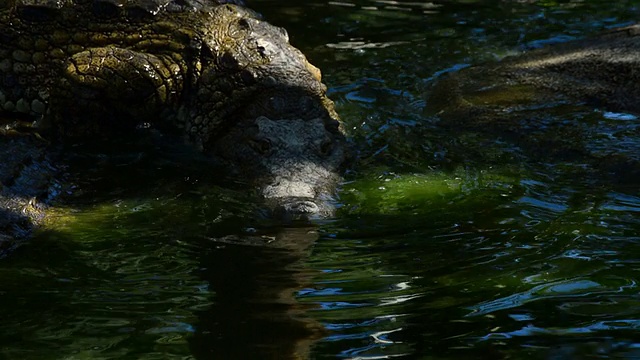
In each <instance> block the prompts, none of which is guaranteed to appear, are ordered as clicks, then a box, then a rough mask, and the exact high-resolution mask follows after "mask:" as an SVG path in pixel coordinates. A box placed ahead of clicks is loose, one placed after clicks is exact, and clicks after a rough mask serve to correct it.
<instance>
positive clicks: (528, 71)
mask: <svg viewBox="0 0 640 360" xmlns="http://www.w3.org/2000/svg"><path fill="white" fill-rule="evenodd" d="M638 69H640V25H631V26H626V27H621V28H614V29H609V30H605V31H603V32H600V33H597V34H594V35H591V36H587V37H585V38H582V39H575V40H571V41H566V42H560V43H555V44H551V45H548V46H545V47H541V48H536V49H525V51H524V52H522V53H520V54H516V55H511V56H508V57H505V58H504V59H502V60H500V61H494V62H488V63H484V64H477V65H473V66H469V67H466V68H463V69H460V70H457V71H451V72H444V73H443V74H442V75H440V76H439V77H438V78H437V79H435V81H433V82H432V83H430V84H429V88H428V89H427V91H426V92H425V100H426V106H425V115H427V116H429V117H430V118H431V119H433V120H434V122H435V123H437V124H438V125H439V126H441V127H444V128H453V129H455V131H456V132H457V133H458V134H461V133H464V132H470V133H475V134H479V133H484V134H487V135H486V136H488V137H489V138H491V139H495V138H500V139H501V140H503V141H506V142H508V143H510V144H514V145H516V146H517V147H519V148H521V149H522V150H526V153H527V154H528V156H529V157H533V158H537V159H538V160H540V161H549V160H551V159H556V160H567V159H573V160H577V159H579V161H580V162H581V163H584V164H590V168H591V169H592V171H591V175H594V176H601V175H603V176H602V178H604V179H608V180H607V181H614V182H616V183H620V184H624V183H634V182H637V178H638V176H640V149H638V148H637V146H634V144H635V143H636V142H634V141H632V140H630V141H627V140H626V139H631V138H633V137H637V134H638V127H637V125H635V124H637V121H619V120H612V118H611V117H617V118H619V119H629V120H636V119H637V117H638V116H639V115H640V88H639V87H638V85H637V84H638V82H640V71H638ZM568 114H574V115H572V116H568ZM607 117H609V118H607ZM598 118H599V119H600V120H599V121H596V120H594V119H598ZM605 134H606V135H605ZM465 151H466V152H467V153H470V152H471V151H470V149H465ZM478 152H480V153H483V152H484V150H482V149H480V150H478ZM487 153H488V151H487ZM480 156H482V154H480Z"/></svg>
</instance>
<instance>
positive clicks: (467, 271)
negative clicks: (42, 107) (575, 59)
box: [0, 0, 640, 359]
mask: <svg viewBox="0 0 640 360" xmlns="http://www.w3.org/2000/svg"><path fill="white" fill-rule="evenodd" d="M253 5H254V7H255V8H256V9H257V10H258V11H260V12H262V13H264V14H265V16H266V18H267V19H269V20H270V21H272V22H273V23H276V24H278V25H280V26H284V27H286V28H287V29H288V31H289V34H290V37H291V40H292V42H293V43H294V44H295V45H296V46H298V47H300V48H301V49H302V50H303V52H305V53H306V54H307V55H308V57H309V58H310V59H311V60H312V62H313V63H315V64H317V65H318V66H319V67H320V68H321V69H322V70H323V73H324V79H325V82H326V83H327V85H328V86H329V88H330V95H331V97H332V98H333V99H334V100H335V101H336V104H337V107H338V110H339V112H340V114H341V116H342V117H343V119H344V121H345V123H346V124H347V128H348V130H349V132H350V135H351V137H352V138H353V141H354V143H356V144H357V146H358V150H359V153H360V160H359V162H358V163H357V164H356V165H355V166H354V167H353V169H351V170H350V171H349V172H348V173H347V175H346V179H345V183H344V184H343V186H342V189H341V191H340V202H341V203H340V209H339V212H338V216H337V217H336V218H335V219H330V220H325V221H322V222H320V223H318V224H315V225H314V226H306V225H305V226H301V227H295V226H293V227H281V226H277V225H274V224H270V223H265V222H261V221H258V220H256V219H255V218H253V217H252V214H253V210H254V209H253V205H251V200H250V197H247V195H246V194H243V193H242V192H239V191H236V190H234V189H233V186H228V185H229V184H221V183H220V182H217V181H215V180H216V178H217V176H216V174H215V173H213V174H212V173H211V172H210V171H204V170H203V169H206V168H207V167H206V166H200V165H195V166H189V165H183V164H181V161H180V160H179V159H178V160H176V159H173V158H171V159H167V158H163V157H162V156H158V157H152V158H149V159H146V158H145V159H143V160H139V159H138V158H135V157H134V158H135V159H136V160H132V159H130V158H124V159H121V160H118V161H116V162H115V165H113V166H112V167H110V168H109V170H108V171H107V172H103V173H100V174H95V176H90V178H91V179H92V180H91V181H90V183H91V184H93V185H85V186H83V187H82V188H83V189H84V190H85V193H83V194H81V195H79V196H78V199H77V203H76V204H72V205H70V206H69V208H65V209H61V210H60V221H59V224H60V225H59V226H56V227H53V228H52V229H50V230H49V231H47V232H44V233H42V234H40V236H39V237H38V238H37V239H36V240H35V241H33V242H32V243H31V244H30V245H27V246H24V247H22V248H21V249H20V250H19V251H18V252H17V253H15V254H13V255H12V256H11V257H10V258H7V259H3V260H2V262H1V263H0V284H2V285H0V301H1V302H2V305H3V309H4V311H3V316H2V322H1V323H0V354H1V355H2V356H4V358H7V359H18V358H20V359H60V358H65V359H102V358H104V359H106V358H118V359H155V358H163V359H166V358H176V359H177V358H179V359H184V358H190V357H191V358H198V359H245V358H246V359H287V358H314V359H329V358H351V359H356V358H357V359H380V358H396V357H400V358H402V357H406V358H421V359H449V358H451V359H464V358H469V359H471V358H488V359H500V358H517V359H531V358H545V359H571V358H588V357H603V358H607V357H610V358H638V357H640V343H638V341H637V333H638V330H640V297H639V296H638V285H637V281H638V279H639V278H640V273H639V271H640V235H639V234H640V187H639V183H638V178H637V177H636V175H637V174H640V172H638V168H640V167H638V163H639V159H638V154H639V153H640V140H638V139H639V137H638V134H639V132H638V131H639V129H640V128H639V126H640V125H638V124H637V119H636V118H635V117H634V116H633V115H631V114H617V113H608V112H607V111H605V109H597V108H596V109H594V108H590V107H586V106H583V105H581V104H556V105H554V106H550V107H549V108H548V109H545V110H544V112H536V114H537V115H539V116H538V117H539V118H540V119H542V120H541V122H539V123H535V124H534V125H536V126H532V127H529V128H526V127H525V128H524V130H523V129H520V130H521V131H523V132H521V133H517V135H518V136H521V135H523V136H525V137H526V136H528V135H531V137H526V139H525V140H522V141H515V140H517V139H522V137H521V138H518V137H514V136H508V135H509V134H505V133H502V132H500V129H497V128H478V127H473V126H470V127H465V128H455V127H444V126H440V124H439V123H438V122H437V121H436V120H435V118H434V116H433V115H432V114H430V113H429V105H430V104H429V103H427V102H426V101H425V98H424V92H425V90H426V89H428V88H429V86H430V84H431V83H432V82H433V80H434V79H435V78H437V77H438V76H439V75H440V74H442V73H446V72H453V71H458V70H459V69H463V68H466V67H468V66H469V65H471V64H480V63H483V62H489V61H494V60H496V59H498V58H501V57H503V56H505V55H507V54H511V53H515V52H518V51H522V50H524V49H527V48H534V47H539V46H541V45H543V44H546V43H553V42H559V41H564V40H567V39H570V38H577V37H581V36H584V35H586V34H590V33H593V32H597V31H599V30H602V29H605V28H610V27H614V26H618V25H625V24H629V23H631V22H632V21H635V20H636V19H637V15H638V12H639V9H640V2H636V1H621V2H611V1H589V2H586V1H571V2H569V1H557V2H556V1H527V2H525V1H507V0H504V1H439V2H433V3H430V2H424V3H421V2H409V1H393V2H391V1H365V0H361V1H336V2H328V1H305V2H294V1H276V0H260V1H259V0H255V1H254V2H253ZM500 100H501V101H506V102H508V100H509V98H501V99H500ZM556 122H557V123H561V124H565V125H566V126H565V127H562V128H560V129H561V130H566V129H573V124H580V125H579V126H578V125H575V127H576V128H578V129H580V130H581V131H582V130H584V132H583V133H582V134H587V135H588V136H586V137H584V138H583V139H581V140H584V141H581V142H580V144H577V143H576V142H573V141H572V140H573V138H571V137H568V136H565V134H571V133H560V132H557V131H556V130H557V129H558V128H554V127H553V126H554V124H555V123H556ZM554 134H555V135H556V136H555V137H554V136H551V135H554ZM558 134H560V135H558ZM514 139H515V140H514ZM532 139H533V140H532ZM539 139H546V140H548V141H547V142H545V143H544V144H545V147H544V148H542V147H540V146H539V145H540V144H541V142H540V141H539ZM558 149H560V150H558ZM576 149H579V150H580V151H575V150H576ZM565 150H567V151H565ZM569 150H570V151H569ZM567 154H569V155H570V156H569V155H567ZM584 154H588V155H589V156H592V155H593V156H596V157H598V156H600V159H604V160H603V161H602V162H604V163H605V164H604V165H603V164H602V162H596V161H593V160H592V157H588V156H586V155H584ZM594 154H595V155H594ZM605 155H606V156H605ZM610 155H611V156H612V157H608V156H610ZM614 155H615V156H617V157H614ZM621 157H622V158H624V159H627V160H629V161H626V162H619V163H616V161H614V160H615V159H616V158H617V159H619V158H621ZM91 161H93V160H91V159H89V160H87V162H91ZM605 165H607V166H605ZM608 165H611V166H608ZM634 166H636V168H633V167H634ZM158 169H160V170H158ZM132 183H133V184H132ZM96 199H97V200H96Z"/></svg>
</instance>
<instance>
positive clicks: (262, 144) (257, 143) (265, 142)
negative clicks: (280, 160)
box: [249, 138, 271, 155]
mask: <svg viewBox="0 0 640 360" xmlns="http://www.w3.org/2000/svg"><path fill="white" fill-rule="evenodd" d="M249 145H250V146H251V147H252V148H253V150H255V151H256V152H258V153H260V154H262V155H267V154H268V153H270V152H271V141H270V140H269V139H266V138H260V139H250V140H249Z"/></svg>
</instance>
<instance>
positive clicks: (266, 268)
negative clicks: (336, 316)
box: [190, 227, 323, 359]
mask: <svg viewBox="0 0 640 360" xmlns="http://www.w3.org/2000/svg"><path fill="white" fill-rule="evenodd" d="M317 238H318V233H317V229H316V228H309V227H300V228H282V229H278V231H277V232H276V233H275V234H274V235H270V234H264V235H262V236H258V235H255V236H244V237H237V236H226V237H222V238H212V239H211V243H210V248H209V249H207V250H206V251H205V252H204V253H203V254H201V256H200V263H201V264H200V269H199V270H198V274H199V276H200V277H201V278H202V279H204V280H206V281H207V282H208V283H209V288H210V290H211V291H213V292H214V294H215V295H214V302H213V304H212V306H210V307H209V308H208V309H206V310H203V311H199V312H198V323H197V325H196V332H195V334H194V336H193V338H191V339H190V346H191V349H192V352H193V354H194V355H195V356H196V358H199V359H307V358H309V354H310V347H311V345H312V344H313V343H314V341H316V340H317V339H319V338H320V337H321V336H322V334H323V328H322V326H321V325H320V323H318V322H316V321H313V320H312V319H311V318H309V316H308V315H307V314H306V312H307V311H309V310H310V309H312V308H314V307H315V306H313V305H312V304H309V305H304V304H300V303H298V302H297V301H296V299H295V295H296V293H297V291H298V290H299V289H300V288H301V287H304V286H307V284H309V283H310V281H311V280H310V279H311V278H312V276H313V275H314V272H313V271H311V270H309V269H308V268H307V267H306V266H305V261H306V260H307V259H308V257H309V254H310V252H311V249H312V247H313V245H314V243H315V241H316V240H317Z"/></svg>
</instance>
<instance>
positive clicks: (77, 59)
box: [0, 0, 337, 148]
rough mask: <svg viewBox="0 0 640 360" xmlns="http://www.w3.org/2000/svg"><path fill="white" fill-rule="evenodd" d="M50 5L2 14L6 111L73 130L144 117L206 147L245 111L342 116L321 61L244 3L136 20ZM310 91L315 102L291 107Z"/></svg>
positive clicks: (1, 91) (0, 90) (123, 12)
mask: <svg viewBox="0 0 640 360" xmlns="http://www.w3.org/2000/svg"><path fill="white" fill-rule="evenodd" d="M96 3H98V4H103V5H104V4H111V3H110V2H107V1H98V2H96ZM171 4H174V3H173V2H171V3H169V5H165V7H166V8H168V7H169V6H170V5H171ZM50 7H51V6H47V7H44V9H43V8H34V6H22V7H20V6H18V7H15V8H11V9H7V10H4V11H2V13H0V34H1V35H0V59H1V60H0V106H1V107H2V108H3V109H4V110H5V111H10V112H19V113H24V114H28V115H31V116H34V117H36V118H38V117H43V118H44V119H45V123H46V122H51V121H53V122H56V123H57V124H55V126H56V127H60V128H63V129H64V132H65V134H67V135H79V136H85V135H86V134H87V133H88V132H89V133H96V132H98V131H99V132H104V131H106V130H109V131H111V130H114V129H115V128H122V127H132V126H135V125H137V123H141V122H148V123H152V124H153V125H157V126H169V127H178V128H181V129H182V131H184V133H185V135H186V136H187V137H188V139H189V141H190V142H192V143H194V144H195V145H197V146H199V147H202V148H205V147H206V145H207V143H208V142H209V140H210V139H211V138H212V137H213V136H214V135H215V134H216V132H217V131H218V130H219V129H220V128H222V127H223V126H229V125H233V122H235V121H237V120H238V119H239V118H240V117H241V118H246V117H251V118H257V117H258V116H268V117H276V118H288V117H291V116H293V117H295V118H304V119H311V118H316V117H322V118H325V119H327V122H330V121H331V120H333V121H336V120H337V115H336V114H335V112H334V110H333V106H332V103H331V102H330V101H329V100H328V99H327V98H326V96H325V87H324V86H323V85H322V83H321V82H320V73H319V71H318V70H317V68H315V67H314V66H313V65H311V64H309V63H308V62H307V60H306V59H305V57H304V56H303V55H302V54H301V53H300V51H298V50H297V49H295V48H293V47H292V46H291V45H289V44H288V38H287V35H286V32H285V31H284V30H282V29H279V28H277V27H274V26H271V25H269V24H268V23H266V22H264V21H261V20H259V19H258V16H257V15H256V14H255V13H253V12H251V11H249V10H246V9H243V8H240V7H237V6H233V5H223V6H214V5H206V6H203V8H202V9H199V10H197V11H186V10H184V9H178V10H176V11H169V10H166V9H165V10H160V11H159V12H158V13H157V14H155V15H151V14H146V15H142V16H140V14H137V13H136V14H135V16H134V15H132V14H131V13H133V10H132V9H131V8H130V7H127V3H125V6H124V7H122V8H116V9H115V10H113V9H112V10H113V11H116V10H117V12H118V14H117V16H115V17H113V18H112V17H104V15H105V13H108V14H109V15H111V13H109V12H108V11H106V10H101V11H98V10H95V8H96V6H95V5H93V3H92V2H91V1H89V0H78V1H76V3H75V4H72V5H64V6H62V7H61V8H60V9H51V8H50ZM34 9H35V10H34ZM45 10H48V11H45ZM33 13H35V15H34V14H33ZM95 13H98V14H102V15H103V16H102V17H101V16H96V14H95ZM43 17H44V18H45V19H42V18H43ZM29 18H37V19H34V20H31V21H30V20H27V19H29ZM263 94H267V95H268V96H267V97H268V98H265V97H264V96H263V97H259V95H263ZM255 97H259V99H258V101H255V102H254V106H253V107H251V109H249V111H241V110H243V109H246V108H247V107H248V105H250V104H249V103H250V101H251V100H250V99H251V98H255ZM303 97H305V98H308V99H310V100H309V102H310V103H312V105H310V106H309V108H308V109H304V110H303V111H299V110H297V109H294V107H293V105H292V104H291V105H290V104H286V103H292V102H293V103H299V99H300V98H303ZM281 103H285V104H286V105H283V104H281ZM259 110H260V111H259ZM88 115H90V116H91V117H93V118H94V120H93V121H88V120H87V119H88V118H89V116H88ZM61 119H62V120H61ZM132 119H135V122H136V123H134V124H132V123H131V122H132ZM158 119H160V121H159V120H158ZM114 120H119V122H118V121H115V122H114Z"/></svg>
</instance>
